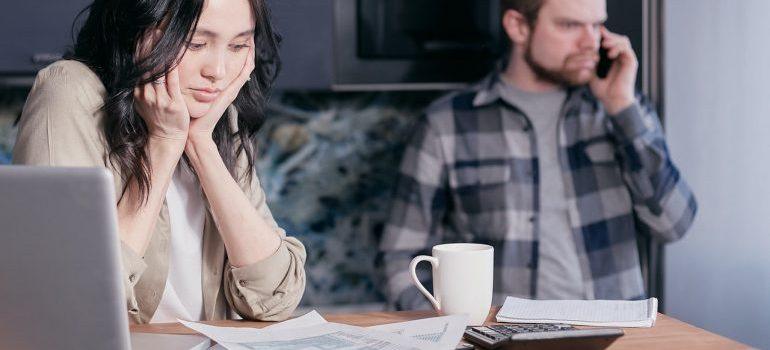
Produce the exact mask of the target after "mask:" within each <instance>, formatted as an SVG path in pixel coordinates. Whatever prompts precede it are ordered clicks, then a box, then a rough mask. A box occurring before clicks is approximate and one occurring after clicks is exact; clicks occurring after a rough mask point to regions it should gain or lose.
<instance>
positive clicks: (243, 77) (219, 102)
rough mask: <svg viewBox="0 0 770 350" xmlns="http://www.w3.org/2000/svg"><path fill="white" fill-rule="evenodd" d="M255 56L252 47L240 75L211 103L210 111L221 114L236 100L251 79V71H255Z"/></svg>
mask: <svg viewBox="0 0 770 350" xmlns="http://www.w3.org/2000/svg"><path fill="white" fill-rule="evenodd" d="M254 57H255V56H254V48H253V47H250V48H249V53H248V56H247V58H246V62H244V63H243V66H242V67H241V71H240V72H239V73H238V76H236V77H235V79H233V81H231V82H230V84H229V85H227V87H226V88H225V89H224V90H223V91H222V93H220V94H219V97H218V98H217V99H216V100H215V101H214V103H213V104H212V105H211V109H210V113H216V114H218V115H221V114H222V113H223V112H224V111H225V109H227V106H229V105H230V104H231V103H232V102H233V100H235V98H236V97H237V96H238V92H240V91H241V88H243V85H244V84H246V81H248V80H249V77H250V76H251V72H252V71H254V66H255V63H254Z"/></svg>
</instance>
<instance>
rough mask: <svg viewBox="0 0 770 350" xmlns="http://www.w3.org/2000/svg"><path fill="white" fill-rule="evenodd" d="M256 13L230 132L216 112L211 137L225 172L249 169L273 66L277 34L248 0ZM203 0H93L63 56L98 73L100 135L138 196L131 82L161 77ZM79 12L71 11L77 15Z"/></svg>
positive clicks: (137, 120)
mask: <svg viewBox="0 0 770 350" xmlns="http://www.w3.org/2000/svg"><path fill="white" fill-rule="evenodd" d="M249 2H250V3H251V8H252V11H253V12H254V17H255V19H256V27H255V31H254V44H255V47H254V52H255V60H256V62H255V63H256V65H255V69H254V71H253V72H252V73H251V76H250V80H249V81H248V82H247V83H246V84H245V85H244V87H243V88H242V89H241V91H240V92H239V94H238V97H236V99H235V101H234V102H233V104H234V105H235V107H236V109H237V110H238V131H237V133H235V132H233V130H231V129H230V127H229V123H228V120H227V119H228V118H226V117H223V118H221V119H220V120H219V122H218V123H217V125H216V127H215V128H214V132H213V138H214V142H215V143H216V145H217V148H218V149H219V153H220V154H221V156H222V159H223V160H224V163H225V165H226V166H227V168H228V170H229V171H230V173H231V174H232V175H233V176H234V177H236V179H238V178H242V177H244V176H245V177H248V178H249V179H250V177H251V176H252V169H253V168H254V164H255V163H256V156H257V154H256V150H255V145H256V140H255V138H256V133H257V131H258V130H259V127H260V126H261V125H262V121H263V119H264V113H265V106H266V103H267V98H268V93H269V91H270V88H271V86H272V84H273V81H274V80H275V77H276V75H277V74H278V70H279V69H280V60H279V58H278V44H279V43H280V37H279V36H278V34H277V33H276V32H274V30H273V28H272V26H271V24H270V13H269V10H268V8H267V6H266V4H265V0H249ZM203 4H204V0H95V1H94V2H93V3H92V4H91V5H89V6H88V7H87V8H86V9H84V10H83V11H82V12H81V14H80V15H83V14H84V13H86V12H87V13H88V17H87V18H86V20H85V22H84V23H83V25H82V27H81V28H80V31H79V33H78V35H77V39H76V42H75V48H74V52H73V53H72V54H71V55H70V57H69V58H71V59H75V60H78V61H81V62H83V63H84V64H86V65H87V66H88V67H90V68H91V69H92V70H93V71H94V72H96V74H97V75H98V76H99V78H100V79H101V81H102V83H103V84H104V86H105V87H106V90H107V100H106V102H105V104H104V106H103V111H104V113H105V120H104V136H105V139H106V141H107V145H108V147H109V158H110V162H111V164H112V166H113V167H115V168H116V169H117V170H118V171H120V174H121V176H122V177H123V179H124V180H125V181H126V182H128V181H129V180H130V179H132V178H134V179H136V181H137V185H138V187H139V190H140V193H141V198H142V200H146V198H147V195H148V193H149V189H150V186H151V184H150V181H149V178H150V172H151V171H152V169H150V166H149V158H148V154H147V153H146V152H145V145H146V144H147V141H148V137H149V135H148V130H147V125H146V124H145V122H144V120H143V119H142V118H141V117H140V116H139V115H138V114H137V111H136V110H135V109H134V94H133V90H134V87H135V86H137V85H141V84H146V83H149V82H151V81H153V80H156V79H158V78H161V77H163V76H164V75H165V74H166V72H168V71H170V70H171V69H172V68H173V67H174V66H175V65H176V64H177V63H178V57H181V55H179V53H180V52H182V51H183V50H185V49H186V47H187V45H188V43H189V41H190V39H191V37H192V35H191V33H192V32H193V31H194V30H195V27H196V26H197V24H198V19H199V18H200V15H201V12H202V11H203ZM80 15H79V17H80ZM155 29H160V30H161V31H162V32H163V35H161V36H160V37H159V38H158V41H157V42H156V43H155V46H154V47H153V49H152V50H151V52H149V53H147V55H146V56H143V57H141V58H137V57H136V52H137V48H138V47H139V46H140V43H141V42H142V41H143V40H146V39H145V38H146V35H147V33H150V32H151V31H153V30H155ZM244 153H245V156H246V158H247V159H248V164H249V166H248V168H246V169H244V172H243V173H242V174H236V163H237V159H238V157H239V156H241V155H242V154H244Z"/></svg>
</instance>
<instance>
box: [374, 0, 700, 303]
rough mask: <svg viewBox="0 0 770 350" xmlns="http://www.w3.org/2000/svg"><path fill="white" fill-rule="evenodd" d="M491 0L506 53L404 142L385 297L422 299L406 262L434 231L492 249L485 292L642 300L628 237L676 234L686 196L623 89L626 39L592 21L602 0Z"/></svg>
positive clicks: (633, 65)
mask: <svg viewBox="0 0 770 350" xmlns="http://www.w3.org/2000/svg"><path fill="white" fill-rule="evenodd" d="M501 4H502V6H501V7H502V11H503V13H502V25H503V28H504V30H505V33H506V34H507V36H508V38H509V39H510V43H511V52H510V59H509V60H508V62H507V65H506V66H505V67H504V68H503V69H502V70H499V71H495V72H492V73H491V74H490V75H489V76H488V77H487V78H485V79H484V80H483V81H481V82H480V83H478V84H477V85H475V86H474V87H472V88H470V89H468V90H465V91H459V92H455V93H452V94H450V95H449V96H447V97H444V98H442V99H440V100H438V101H436V102H434V103H433V104H432V105H431V106H430V107H429V108H428V110H427V112H426V115H425V116H424V117H423V118H422V119H421V120H420V122H419V123H418V126H417V128H416V129H415V134H414V135H413V136H412V138H411V141H410V144H409V146H408V147H407V149H406V152H405V154H404V158H403V160H402V163H401V168H400V171H401V177H400V179H399V182H398V186H397V190H396V192H395V199H394V203H393V207H392V209H391V213H390V221H389V223H388V225H387V226H386V230H385V234H384V236H383V239H382V242H381V251H382V256H383V261H384V265H385V273H386V275H387V288H386V291H385V292H386V295H387V297H388V300H389V302H390V303H391V305H392V306H394V307H395V308H397V309H415V308H423V307H426V306H427V305H428V304H427V302H426V301H425V299H424V297H422V295H421V294H420V293H419V292H418V291H417V290H416V288H415V287H414V286H413V285H412V283H411V281H410V278H409V272H408V265H409V262H410V260H411V259H412V257H413V256H415V255H417V254H424V253H426V252H427V253H429V251H430V248H431V247H432V246H433V245H434V244H438V243H444V242H479V243H487V244H490V245H492V246H493V247H494V249H495V272H494V273H495V275H494V301H493V303H495V304H501V303H502V301H503V300H504V298H505V296H509V295H510V296H518V297H526V298H537V299H626V300H630V299H640V298H644V297H646V295H645V290H644V283H643V280H642V274H641V269H640V263H639V257H638V252H637V243H636V242H637V235H650V236H653V237H656V238H658V239H659V240H662V241H663V242H671V241H675V240H678V239H680V238H681V237H682V236H683V235H684V234H685V232H686V231H687V229H688V228H689V227H690V225H691V224H692V221H693V219H694V217H695V212H696V209H697V205H696V202H695V198H694V196H693V194H692V192H691V190H690V188H689V187H688V185H687V184H686V183H685V181H684V179H683V178H682V177H681V176H680V174H679V171H678V170H677V168H676V167H675V166H674V164H673V163H672V160H671V158H670V156H669V153H668V150H667V147H666V143H665V139H664V137H663V132H662V129H661V126H660V122H659V120H658V117H657V116H656V114H655V111H654V108H653V107H652V106H651V105H649V104H647V103H646V102H645V101H644V98H643V97H641V96H638V95H635V93H634V86H635V81H636V72H637V67H638V62H637V58H636V56H635V54H634V51H633V49H632V47H631V44H630V41H629V39H628V38H627V37H625V36H622V35H618V34H615V33H612V32H610V31H609V30H607V29H606V28H605V27H604V26H603V23H604V21H605V20H606V17H607V14H606V3H605V0H502V1H501ZM600 47H604V48H605V49H606V50H607V56H608V58H609V59H610V60H612V62H611V65H610V67H609V70H608V72H607V76H606V77H605V78H599V77H597V74H596V68H597V63H598V61H599V49H600ZM424 284H425V285H426V286H430V285H431V283H424ZM468 288H473V286H468Z"/></svg>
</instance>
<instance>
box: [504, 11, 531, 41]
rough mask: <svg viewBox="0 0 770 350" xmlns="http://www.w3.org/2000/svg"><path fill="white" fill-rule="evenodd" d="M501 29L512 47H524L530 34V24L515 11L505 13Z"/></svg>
mask: <svg viewBox="0 0 770 350" xmlns="http://www.w3.org/2000/svg"><path fill="white" fill-rule="evenodd" d="M503 29H504V30H505V33H506V34H507V35H508V38H509V39H510V40H511V42H513V44H514V45H524V44H525V43H526V42H527V40H528V39H529V35H530V34H531V28H530V23H529V22H528V21H527V19H526V18H525V17H524V16H523V15H522V14H521V13H520V12H518V11H516V10H507V11H505V13H504V14H503Z"/></svg>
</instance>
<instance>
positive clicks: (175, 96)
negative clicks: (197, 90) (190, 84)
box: [166, 67, 184, 103]
mask: <svg viewBox="0 0 770 350" xmlns="http://www.w3.org/2000/svg"><path fill="white" fill-rule="evenodd" d="M166 89H167V90H166V91H167V93H168V95H169V96H170V97H171V100H172V101H174V102H180V103H181V102H183V101H184V99H183V96H182V89H181V88H180V86H179V71H178V70H177V67H174V69H172V70H171V71H170V72H168V74H166Z"/></svg>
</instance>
